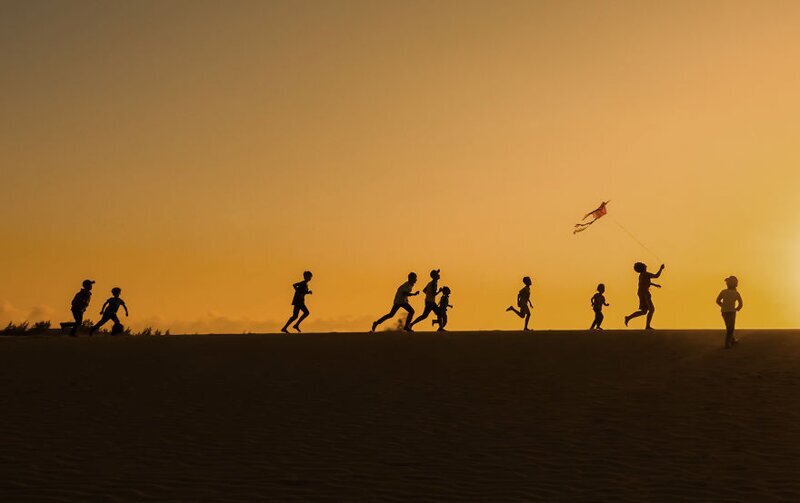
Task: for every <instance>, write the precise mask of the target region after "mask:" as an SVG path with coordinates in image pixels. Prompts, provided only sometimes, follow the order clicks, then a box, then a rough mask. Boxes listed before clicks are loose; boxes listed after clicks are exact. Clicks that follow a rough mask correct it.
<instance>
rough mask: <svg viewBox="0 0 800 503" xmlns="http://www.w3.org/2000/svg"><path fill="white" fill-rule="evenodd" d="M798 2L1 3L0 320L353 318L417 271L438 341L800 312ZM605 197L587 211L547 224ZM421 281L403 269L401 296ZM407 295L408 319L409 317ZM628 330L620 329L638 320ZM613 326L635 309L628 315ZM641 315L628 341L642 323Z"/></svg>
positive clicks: (198, 322)
mask: <svg viewBox="0 0 800 503" xmlns="http://www.w3.org/2000/svg"><path fill="white" fill-rule="evenodd" d="M798 26H800V4H799V3H795V2H735V1H724V2H688V1H687V2H639V1H635V2H596V3H592V2H586V1H578V2H510V1H509V2H466V1H453V2H445V1H434V2H411V1H402V2H370V1H365V2H355V1H353V2H334V1H331V2H298V1H295V2H224V3H223V2H198V1H191V2H188V1H187V2H178V1H173V2H146V1H141V2H121V1H118V2H115V1H81V2H35V1H24V2H22V1H20V2H2V3H0V48H1V49H2V51H0V60H2V68H3V72H2V89H3V92H2V93H0V110H2V113H1V114H0V159H2V183H0V208H2V210H3V214H4V215H5V219H4V221H3V224H2V225H3V229H2V231H3V236H4V238H5V239H4V243H3V246H2V247H0V259H2V264H3V267H2V271H3V277H2V281H0V302H2V304H0V321H2V322H5V321H7V320H8V319H14V320H21V319H24V318H47V319H52V320H53V321H54V322H55V321H61V320H66V319H68V318H69V310H68V307H69V301H70V300H71V298H72V295H73V294H74V293H75V291H77V289H78V288H79V286H80V281H81V280H83V279H84V278H85V277H89V278H93V279H95V280H97V282H98V283H97V285H96V294H95V298H94V301H93V305H92V306H91V307H90V311H89V314H90V315H91V316H92V317H94V318H97V316H96V314H97V313H96V312H97V311H99V308H100V305H101V304H102V301H103V300H104V298H105V297H107V296H108V290H110V288H111V287H113V286H120V287H122V289H123V295H122V296H123V298H124V299H126V301H127V302H128V305H129V306H130V309H131V314H132V317H131V318H130V322H131V324H132V325H133V326H134V327H135V328H136V327H139V328H140V327H142V326H144V325H146V324H156V325H158V326H160V327H162V328H172V329H173V331H200V332H204V331H234V332H241V331H245V330H253V331H272V330H276V329H277V328H279V327H280V325H281V324H282V323H283V321H284V319H285V318H286V317H287V316H288V314H289V312H290V306H289V303H290V301H291V283H293V282H294V281H298V280H299V279H300V275H301V273H302V271H303V270H304V269H306V268H309V269H311V270H312V271H314V273H315V278H314V280H313V282H312V285H311V287H312V290H313V291H314V294H313V296H312V297H311V298H310V299H309V307H310V308H311V310H312V315H311V317H310V318H309V319H308V321H307V322H306V328H307V329H308V330H350V329H364V330H366V329H368V328H369V322H370V321H371V320H372V319H374V318H376V317H378V316H379V315H381V314H383V313H384V312H386V311H387V310H388V308H389V307H390V304H391V301H392V298H393V295H394V291H395V289H396V287H397V286H398V285H399V284H400V283H401V282H402V281H404V278H405V275H406V274H407V273H408V272H409V271H411V270H414V271H417V272H418V273H419V274H420V277H421V278H422V279H423V280H424V279H425V278H427V273H428V271H429V270H430V269H431V268H432V267H439V268H441V269H442V282H441V284H442V285H448V286H450V287H451V288H452V290H453V295H452V298H451V303H452V304H453V305H454V306H455V308H454V309H453V310H452V312H451V314H450V323H451V325H450V328H452V329H490V328H498V329H511V328H518V327H519V326H520V321H519V320H518V319H516V318H514V317H512V316H511V315H509V314H508V313H504V312H503V310H504V309H505V307H506V306H508V305H509V304H510V303H512V302H513V301H514V299H515V295H516V291H517V290H518V289H519V287H520V286H521V285H520V279H521V277H522V276H523V275H525V274H529V275H531V276H532V277H533V281H534V285H533V302H534V304H535V309H534V319H533V327H534V328H583V327H585V326H588V324H589V323H590V322H591V318H592V313H591V310H590V308H589V306H588V304H589V301H588V300H589V297H590V296H591V295H592V293H593V292H594V287H595V286H596V284H597V283H598V282H599V281H604V282H605V283H606V285H607V287H608V292H607V298H608V301H609V302H610V303H611V307H610V308H609V309H608V310H607V318H606V319H607V322H606V326H607V327H608V328H614V327H619V326H621V325H622V317H623V315H624V314H627V313H629V312H630V311H632V310H634V309H635V308H636V306H637V299H636V275H635V274H634V272H633V271H632V270H631V265H632V263H633V262H634V261H636V260H644V261H645V262H647V263H648V264H650V265H651V267H657V265H658V260H657V259H656V258H655V257H653V256H652V255H650V254H649V253H648V252H646V251H645V250H643V249H642V248H641V247H640V246H639V245H638V244H637V243H636V242H634V241H633V240H632V239H630V238H629V237H628V236H627V235H626V234H625V233H624V232H623V231H622V229H620V227H618V225H617V223H616V222H619V223H621V224H622V225H624V226H625V227H626V228H627V229H629V230H630V231H631V232H633V233H634V234H635V235H636V236H637V237H638V238H639V239H640V240H641V241H642V242H644V243H645V244H646V245H647V246H648V247H649V248H651V249H652V250H653V251H654V252H655V253H656V254H658V256H659V257H661V258H662V259H663V261H664V262H666V264H667V270H666V271H665V273H664V276H663V278H662V281H661V283H662V284H663V285H664V288H663V289H662V290H657V291H656V292H655V295H654V300H655V304H656V306H657V312H656V317H655V321H654V325H655V326H656V327H664V328H667V327H669V328H682V327H686V328H690V327H717V326H720V325H721V320H720V318H719V313H718V310H717V308H716V306H715V305H714V299H715V297H716V294H717V293H718V291H719V290H720V289H721V288H723V286H724V285H723V282H722V278H724V277H725V276H727V275H729V274H737V275H738V276H739V278H740V281H741V286H740V291H741V292H742V295H743V297H744V301H745V310H744V311H743V312H742V315H741V317H740V325H741V326H749V327H790V326H797V325H798V322H800V315H798V309H797V308H796V306H797V305H798V301H800V281H799V278H798V275H800V267H798V262H799V261H800V237H799V236H798V230H800V227H799V225H800V222H798V218H797V214H798V210H797V202H796V199H797V198H796V195H797V194H798V188H800V171H799V170H798V164H799V162H798V161H800V146H798V145H800V144H799V143H798V127H797V124H798V117H800V93H798V88H800V31H798V30H797V27H798ZM602 199H611V201H612V202H611V204H610V205H609V210H610V214H609V217H612V216H613V217H614V218H615V219H616V220H615V221H614V220H611V218H607V219H605V220H603V221H601V222H599V223H598V224H597V225H596V226H594V227H593V228H592V229H590V230H589V231H587V232H585V233H583V234H581V235H579V236H573V235H572V234H571V227H572V225H573V224H574V223H575V221H576V219H577V218H578V217H580V216H581V215H582V214H583V213H584V212H585V211H588V210H590V209H592V208H593V207H594V206H596V205H597V204H598V203H599V202H600V201H601V200H602ZM423 284H424V281H422V282H421V284H420V287H421V286H422V285H423ZM415 304H416V305H417V306H418V307H419V308H421V307H422V300H421V298H417V299H416V300H415ZM639 321H640V320H639ZM634 323H637V322H634ZM637 326H641V323H639V324H638V325H637Z"/></svg>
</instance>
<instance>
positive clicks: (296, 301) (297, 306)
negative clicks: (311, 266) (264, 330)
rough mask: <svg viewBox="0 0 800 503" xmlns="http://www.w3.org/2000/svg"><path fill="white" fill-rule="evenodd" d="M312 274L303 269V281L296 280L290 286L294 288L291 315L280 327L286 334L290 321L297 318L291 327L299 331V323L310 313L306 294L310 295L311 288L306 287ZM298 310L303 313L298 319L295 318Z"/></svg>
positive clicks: (298, 312)
mask: <svg viewBox="0 0 800 503" xmlns="http://www.w3.org/2000/svg"><path fill="white" fill-rule="evenodd" d="M313 277H314V275H313V274H311V271H305V272H304V273H303V281H298V282H297V283H295V284H294V285H292V288H294V297H292V306H294V307H293V308H292V316H291V317H290V318H289V320H288V321H287V322H286V324H285V325H284V326H283V328H282V329H281V332H283V333H285V334H288V333H289V324H290V323H292V322H293V321H294V320H297V323H295V324H294V326H293V327H292V328H294V329H295V330H297V332H298V333H299V332H300V323H302V321H303V320H304V319H306V318H307V317H308V315H309V314H310V313H309V311H308V308H307V307H306V295H311V290H309V289H308V282H309V281H311V278H313ZM300 312H302V313H303V314H302V315H301V316H300V319H299V320H298V319H297V316H298V315H300Z"/></svg>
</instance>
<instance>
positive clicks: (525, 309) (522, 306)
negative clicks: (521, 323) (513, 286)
mask: <svg viewBox="0 0 800 503" xmlns="http://www.w3.org/2000/svg"><path fill="white" fill-rule="evenodd" d="M522 283H523V284H524V285H525V286H523V287H522V289H521V290H520V291H519V293H518V294H517V307H519V310H517V309H514V306H508V309H506V311H512V312H513V313H514V314H516V315H517V316H519V317H520V318H525V328H523V330H525V331H526V332H527V331H528V330H530V329H529V328H528V322H529V321H530V320H531V310H530V308H532V307H533V303H532V302H531V278H529V277H528V276H525V277H524V278H522Z"/></svg>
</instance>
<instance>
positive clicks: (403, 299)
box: [370, 272, 419, 332]
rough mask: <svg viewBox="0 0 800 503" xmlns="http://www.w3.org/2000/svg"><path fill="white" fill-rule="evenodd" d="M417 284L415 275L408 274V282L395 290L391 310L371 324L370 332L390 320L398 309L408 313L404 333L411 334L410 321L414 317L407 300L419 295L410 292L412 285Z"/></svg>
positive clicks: (412, 273) (412, 309)
mask: <svg viewBox="0 0 800 503" xmlns="http://www.w3.org/2000/svg"><path fill="white" fill-rule="evenodd" d="M416 283H417V273H415V272H410V273H408V281H406V282H405V283H403V284H402V285H400V286H399V287H398V288H397V293H395V294H394V303H393V304H392V309H391V311H389V312H388V313H387V314H385V315H383V316H382V317H381V318H380V319H379V320H377V321H375V322H373V323H372V330H370V332H374V331H375V329H376V328H378V325H380V324H381V323H383V322H384V321H386V320H388V319H390V318H391V317H393V316H394V315H395V314H397V311H398V310H399V309H405V310H406V312H407V313H408V317H407V318H406V324H405V327H404V330H405V331H406V332H413V330H412V329H411V320H412V319H413V317H414V308H413V307H411V304H409V303H408V298H409V297H412V296H414V295H419V292H418V291H417V292H414V293H411V290H413V289H414V285H415V284H416Z"/></svg>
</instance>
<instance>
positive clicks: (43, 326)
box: [0, 321, 50, 335]
mask: <svg viewBox="0 0 800 503" xmlns="http://www.w3.org/2000/svg"><path fill="white" fill-rule="evenodd" d="M49 331H50V322H49V321H37V322H36V323H34V324H33V325H31V324H30V323H28V322H27V321H23V322H22V323H19V324H16V323H14V322H12V321H9V322H8V325H6V327H5V328H4V329H2V330H0V335H37V334H46V333H47V332H49Z"/></svg>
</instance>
